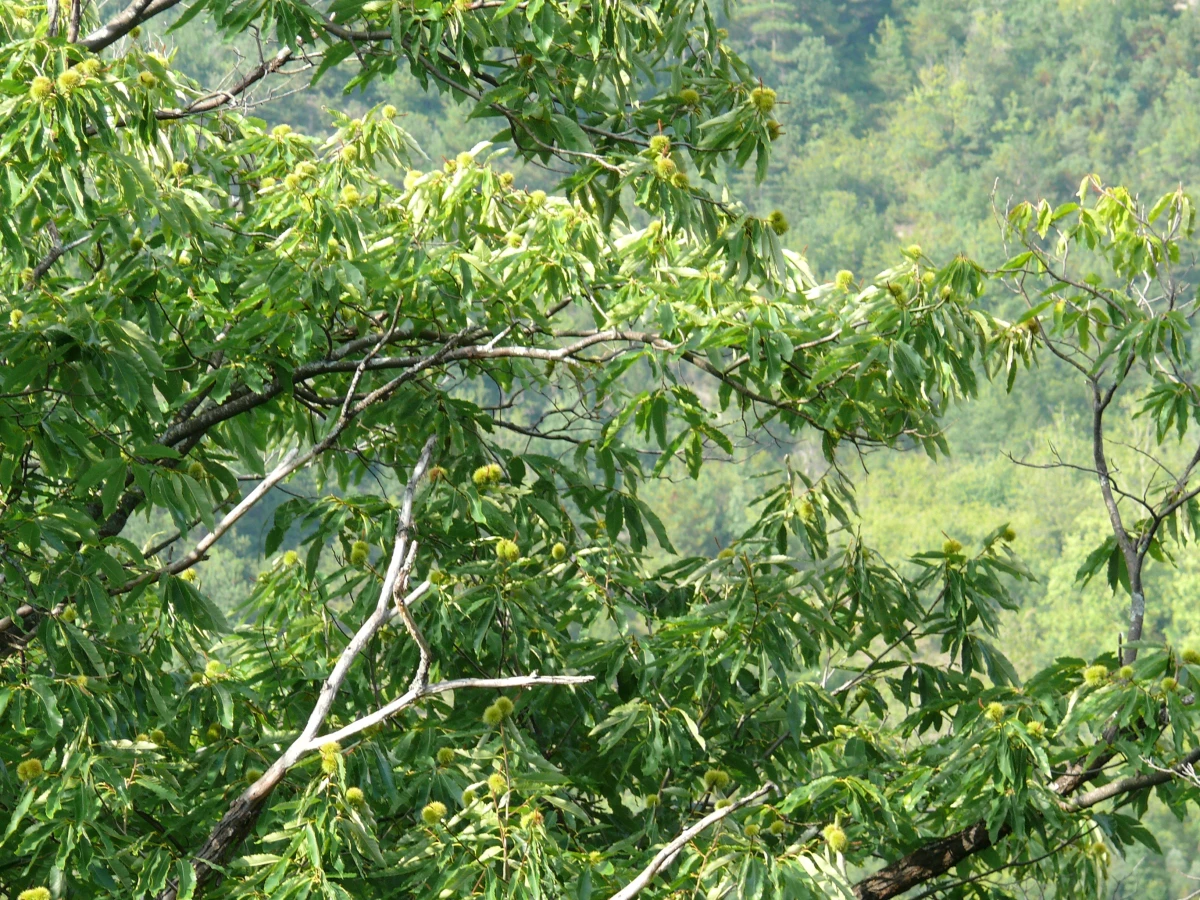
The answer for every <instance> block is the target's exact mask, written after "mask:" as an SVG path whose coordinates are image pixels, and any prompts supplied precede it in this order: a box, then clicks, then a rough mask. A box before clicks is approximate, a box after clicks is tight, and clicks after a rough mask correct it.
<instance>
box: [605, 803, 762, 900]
mask: <svg viewBox="0 0 1200 900" xmlns="http://www.w3.org/2000/svg"><path fill="white" fill-rule="evenodd" d="M774 790H776V787H775V785H774V784H772V783H771V782H769V781H768V782H767V783H766V784H764V785H763V786H762V787H760V788H759V789H758V790H757V791H755V792H754V793H752V794H747V795H746V796H745V797H743V798H742V799H740V800H735V801H734V802H733V803H731V804H729V805H728V806H726V807H724V808H723V809H717V810H714V811H713V812H710V813H709V814H708V815H707V816H705V817H704V818H703V819H701V820H700V821H699V822H697V823H696V824H695V825H692V826H691V827H689V828H686V829H684V830H683V831H682V832H680V834H679V835H678V836H677V837H675V838H674V839H673V840H671V841H670V842H668V843H667V845H666V846H665V847H663V848H662V849H661V850H659V851H658V853H656V854H655V856H654V859H652V860H650V864H649V865H647V866H646V868H644V869H642V871H641V872H640V873H639V874H638V876H637V878H635V879H633V881H631V882H629V884H627V885H625V887H623V888H621V890H619V891H617V892H616V893H615V894H613V895H612V897H611V898H609V900H633V898H634V897H636V896H637V895H638V894H639V893H641V892H642V890H644V889H645V888H646V886H647V885H649V884H650V882H651V881H652V880H653V879H654V876H655V875H657V874H658V873H659V872H660V871H661V870H662V869H665V868H666V867H667V866H669V865H670V864H671V863H672V862H673V861H674V860H675V857H676V856H678V855H679V851H681V850H682V849H683V848H684V847H686V846H687V845H688V843H689V842H690V841H691V840H692V839H693V838H694V837H696V836H697V835H698V834H700V833H701V832H703V831H704V830H705V829H707V828H708V827H709V826H711V825H715V824H716V823H717V822H720V821H721V820H722V819H724V818H725V817H726V816H731V815H733V814H734V813H735V812H737V811H738V810H740V809H744V808H745V807H747V806H750V805H751V804H753V803H757V802H758V801H759V800H761V799H762V798H763V797H765V796H767V794H770V793H771V792H772V791H774Z"/></svg>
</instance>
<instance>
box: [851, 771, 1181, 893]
mask: <svg viewBox="0 0 1200 900" xmlns="http://www.w3.org/2000/svg"><path fill="white" fill-rule="evenodd" d="M1112 757H1113V754H1112V753H1111V752H1109V753H1104V754H1102V755H1101V756H1099V757H1098V758H1097V759H1095V760H1093V761H1092V762H1091V763H1090V764H1088V765H1086V766H1084V765H1080V766H1076V767H1073V769H1072V771H1070V772H1068V773H1067V774H1065V775H1063V776H1061V777H1059V778H1058V779H1056V780H1055V782H1054V784H1053V785H1052V786H1051V790H1053V791H1054V792H1055V793H1057V794H1059V795H1060V796H1063V797H1067V796H1068V795H1070V794H1073V793H1074V792H1075V791H1076V790H1078V789H1079V788H1080V787H1081V786H1082V785H1083V784H1085V783H1086V782H1087V781H1089V780H1091V779H1092V778H1095V777H1097V776H1098V775H1099V774H1100V773H1101V772H1102V771H1103V769H1104V766H1105V765H1106V764H1107V763H1108V762H1109V760H1111V759H1112ZM1198 761H1200V750H1193V751H1192V752H1191V753H1189V754H1188V755H1187V756H1185V757H1184V758H1183V759H1182V760H1180V761H1179V762H1178V763H1177V764H1176V765H1175V766H1173V767H1171V768H1169V769H1160V770H1157V771H1154V772H1149V773H1147V774H1144V775H1132V776H1130V777H1128V778H1121V779H1118V780H1117V781H1113V782H1111V783H1109V784H1106V785H1103V786H1101V787H1098V788H1094V789H1093V790H1090V791H1087V792H1085V793H1083V794H1080V795H1079V796H1078V797H1076V798H1075V799H1074V800H1070V801H1068V800H1064V801H1063V802H1062V806H1063V808H1064V809H1067V810H1069V811H1079V810H1083V809H1089V808H1091V807H1093V806H1095V805H1096V804H1098V803H1102V802H1103V801H1105V800H1109V799H1112V798H1113V797H1118V796H1121V795H1123V794H1130V793H1133V792H1135V791H1140V790H1145V789H1146V788H1151V787H1155V786H1156V785H1160V784H1165V783H1166V782H1168V781H1170V780H1171V779H1172V778H1176V777H1179V776H1181V775H1183V774H1184V770H1185V769H1186V767H1187V766H1189V765H1192V764H1194V763H1196V762H1198ZM1010 832H1011V829H1010V828H1009V827H1008V826H1007V825H1005V826H1003V827H1002V828H1001V829H1000V832H999V834H997V835H996V841H993V840H992V839H991V837H990V836H989V835H988V829H987V823H985V822H984V821H982V820H980V821H979V822H976V823H974V824H973V825H969V826H967V827H966V828H964V829H962V830H960V831H957V832H955V833H954V834H951V835H949V836H947V837H944V838H938V839H937V840H934V841H930V842H929V843H927V844H924V845H923V846H921V847H918V848H917V849H916V850H914V851H913V852H911V853H909V854H908V855H907V856H904V857H903V858H901V859H898V860H896V862H894V863H891V864H889V865H887V866H885V867H884V868H882V869H880V870H879V871H878V872H874V873H872V874H871V875H868V876H867V877H866V878H863V879H862V880H861V881H859V882H858V883H857V884H855V885H854V896H855V897H857V898H858V900H890V898H892V897H898V896H900V895H901V894H903V893H905V892H906V891H909V890H911V889H912V888H914V887H917V886H918V885H921V884H925V883H926V882H928V881H932V880H933V879H934V878H937V877H939V876H941V875H944V874H945V873H946V872H948V871H950V870H951V869H952V868H954V867H955V866H956V865H958V864H959V863H960V862H962V861H963V860H964V859H966V858H967V857H969V856H972V855H974V854H976V853H979V852H980V851H981V850H986V849H987V848H988V847H991V846H992V845H993V844H994V843H997V842H999V841H1000V840H1003V839H1004V838H1005V837H1007V836H1008V835H1009V833H1010Z"/></svg>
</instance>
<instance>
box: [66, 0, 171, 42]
mask: <svg viewBox="0 0 1200 900" xmlns="http://www.w3.org/2000/svg"><path fill="white" fill-rule="evenodd" d="M178 3H179V0H133V2H132V3H130V4H129V5H128V6H127V7H125V8H124V9H123V10H121V12H119V13H118V14H117V15H115V16H113V18H111V19H109V21H108V22H106V23H105V24H103V25H101V26H100V27H99V28H97V29H96V30H95V31H93V32H92V33H91V34H89V35H88V36H87V37H85V38H84V39H83V40H81V41H80V42H79V43H80V44H81V45H82V46H84V47H87V48H88V49H89V50H91V51H92V52H93V53H99V52H100V51H101V50H103V49H104V48H105V47H108V46H111V45H112V44H115V43H116V42H117V41H119V40H120V39H121V38H123V37H125V35H127V34H129V32H131V31H132V30H133V29H134V28H136V27H137V26H138V25H141V24H142V23H143V22H145V21H147V20H149V19H152V18H154V17H155V16H157V15H158V14H159V13H164V12H166V11H167V10H168V9H170V8H171V7H173V6H176V5H178Z"/></svg>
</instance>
